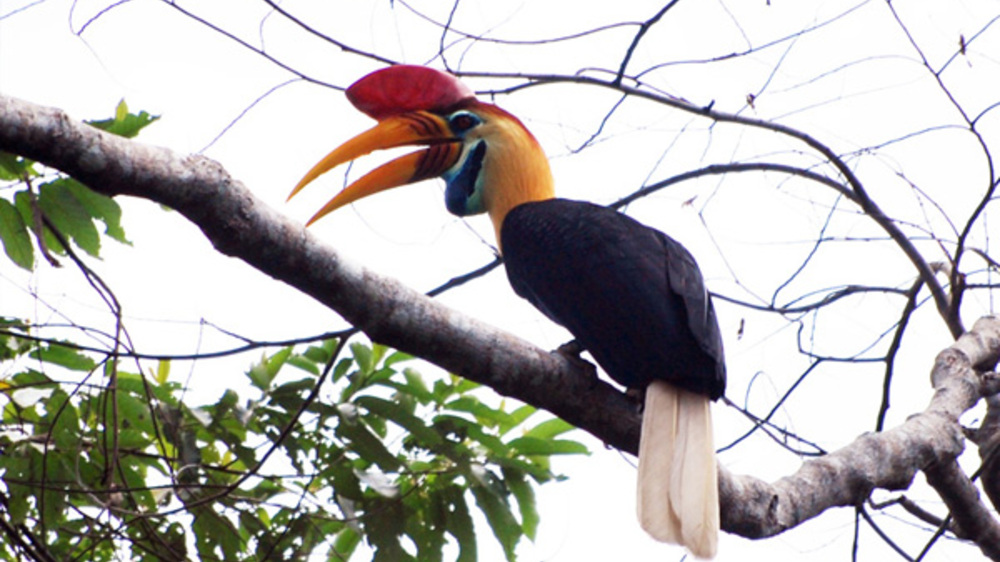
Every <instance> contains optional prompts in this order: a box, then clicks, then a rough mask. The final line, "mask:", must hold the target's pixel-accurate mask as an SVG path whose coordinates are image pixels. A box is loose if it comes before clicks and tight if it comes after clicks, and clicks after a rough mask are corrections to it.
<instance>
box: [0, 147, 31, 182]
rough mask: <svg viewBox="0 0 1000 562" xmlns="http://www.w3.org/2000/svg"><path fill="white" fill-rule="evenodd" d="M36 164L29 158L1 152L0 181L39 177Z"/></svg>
mask: <svg viewBox="0 0 1000 562" xmlns="http://www.w3.org/2000/svg"><path fill="white" fill-rule="evenodd" d="M34 165H35V163H34V162H32V161H31V160H28V159H27V158H21V157H20V156H18V155H16V154H11V153H10V152H4V151H2V150H0V180H5V181H16V180H20V179H23V178H24V176H37V175H38V172H36V171H35V168H34Z"/></svg>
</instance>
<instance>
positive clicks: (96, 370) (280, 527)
mask: <svg viewBox="0 0 1000 562" xmlns="http://www.w3.org/2000/svg"><path fill="white" fill-rule="evenodd" d="M5 326H8V327H9V328H10V329H8V330H6V332H5V333H6V334H7V335H5V336H4V337H5V338H6V339H5V340H4V342H8V343H9V342H15V345H13V346H12V345H6V346H5V349H7V350H8V355H7V356H6V361H7V362H8V365H10V364H14V365H18V364H25V365H33V366H31V367H24V368H20V369H16V370H17V372H16V373H14V374H13V375H10V376H7V377H5V378H4V379H3V380H2V381H0V403H2V425H0V502H2V503H0V506H2V508H0V527H2V528H3V529H6V530H8V533H9V536H8V537H6V538H7V539H8V540H6V541H3V543H2V544H0V559H2V560H15V559H20V557H23V556H25V555H26V554H27V555H28V557H29V558H31V557H32V556H31V551H32V549H33V548H40V549H43V550H44V551H45V552H46V555H47V556H51V557H53V558H56V559H71V558H81V557H82V558H84V559H91V560H110V559H112V558H113V557H114V556H115V553H116V552H122V551H127V552H129V553H130V555H131V557H132V558H133V559H136V560H185V559H190V558H192V557H197V558H198V559H202V560H216V559H223V560H270V559H283V560H300V559H306V558H312V557H315V556H316V555H321V556H324V557H325V558H327V559H329V560H347V559H350V558H351V556H352V555H353V554H355V553H356V552H359V550H358V547H359V545H360V544H361V543H362V541H363V540H364V541H366V542H367V543H368V544H369V546H370V547H371V549H373V550H374V560H394V561H395V560H421V561H423V560H443V559H444V558H445V556H446V554H447V555H448V556H449V557H450V556H451V554H452V553H455V559H456V560H460V561H472V560H476V559H477V532H476V528H475V524H474V522H473V520H474V518H473V511H474V510H475V509H478V510H479V511H481V512H482V514H483V515H484V519H485V521H486V522H487V524H488V526H489V528H490V529H491V531H492V533H493V535H494V536H495V537H496V539H497V541H499V543H500V545H501V546H502V548H503V550H504V552H505V553H506V555H507V558H508V559H511V560H513V559H514V558H515V547H516V545H517V543H518V541H519V540H520V539H521V538H522V537H527V538H533V537H534V536H535V532H536V530H537V526H538V521H539V519H538V513H537V511H536V506H535V492H534V486H535V485H536V484H539V483H544V482H548V481H551V480H553V479H554V478H556V475H555V474H553V473H552V471H551V467H550V462H551V457H552V456H553V455H558V454H575V453H584V452H586V451H585V449H584V447H583V446H582V445H580V444H579V443H577V442H575V441H571V440H567V439H563V438H560V436H561V435H562V434H563V433H565V432H566V431H568V430H570V429H571V427H570V426H569V425H568V424H566V423H565V422H562V421H561V420H557V419H548V420H545V421H542V422H540V423H537V424H535V425H533V426H530V427H529V425H528V423H527V421H528V419H529V418H531V417H532V416H533V414H535V409H534V408H533V407H530V406H517V407H513V408H508V407H507V405H506V404H505V403H503V402H501V403H500V404H499V405H497V406H493V405H489V404H488V403H487V402H486V401H485V400H483V399H482V398H481V397H480V392H481V389H480V388H479V387H478V386H477V385H476V384H474V383H470V382H468V381H466V380H464V379H461V378H459V377H455V376H451V375H444V376H442V377H440V378H438V379H436V380H433V381H432V380H431V379H429V378H428V377H425V376H424V375H422V374H420V373H419V372H417V371H416V370H415V369H413V368H412V367H407V366H405V364H406V363H408V362H409V361H410V359H411V358H410V357H409V356H407V355H405V354H402V353H399V352H392V351H390V350H389V349H387V348H385V347H382V346H377V345H375V346H369V345H365V344H362V343H354V344H352V345H351V346H350V356H349V357H338V356H337V354H338V352H339V351H340V350H341V349H342V348H343V345H342V344H341V342H339V341H338V340H333V339H331V340H327V341H324V342H322V343H319V344H315V345H312V346H309V347H308V348H306V349H304V350H302V351H301V352H297V351H296V350H295V349H294V348H292V347H285V348H282V349H279V350H278V351H276V352H274V353H271V354H269V355H265V356H263V357H262V358H261V359H260V360H259V361H258V362H256V363H254V364H253V365H252V366H251V367H250V368H249V369H248V370H247V371H246V373H245V377H246V378H247V382H249V385H244V387H245V388H246V387H252V389H253V390H251V392H253V393H255V396H254V397H252V398H249V399H246V398H243V397H241V396H240V393H239V392H237V391H236V390H227V391H226V392H224V393H223V395H222V396H221V397H220V398H219V399H218V401H216V402H215V403H212V404H207V405H201V406H195V405H192V403H191V401H190V399H188V396H189V395H188V394H187V393H186V389H185V388H183V387H182V386H181V385H179V384H178V383H176V382H173V381H172V380H171V377H170V367H171V363H170V362H168V361H160V362H159V363H158V364H157V365H156V367H155V368H151V369H149V370H148V372H146V373H139V372H126V371H125V370H123V369H121V365H120V364H117V363H114V362H113V361H112V360H111V359H109V358H107V357H105V358H102V359H95V358H93V357H91V355H90V354H89V353H84V352H82V351H80V350H79V349H77V348H75V347H74V346H73V345H72V344H69V343H67V342H43V341H38V340H30V339H20V338H18V337H17V334H18V333H19V332H18V330H21V331H23V332H24V333H28V332H29V331H30V330H28V328H27V327H26V326H23V325H21V324H18V323H16V322H6V323H5ZM26 358H30V359H31V360H30V361H24V359H26ZM36 367H37V368H36ZM325 370H329V372H328V374H329V377H328V380H329V384H327V385H325V386H322V387H320V388H321V389H322V390H323V392H322V393H318V392H317V385H319V384H321V383H322V382H323V380H324V379H323V373H324V371H325ZM56 373H58V374H59V375H60V376H62V377H63V379H59V378H57V377H56ZM70 379H75V380H74V381H73V382H67V381H69V380H70ZM515 504H516V507H515ZM14 539H18V540H14ZM33 543H37V544H38V545H41V546H38V547H32V546H31V545H32V544H33ZM39 559H44V557H43V556H39Z"/></svg>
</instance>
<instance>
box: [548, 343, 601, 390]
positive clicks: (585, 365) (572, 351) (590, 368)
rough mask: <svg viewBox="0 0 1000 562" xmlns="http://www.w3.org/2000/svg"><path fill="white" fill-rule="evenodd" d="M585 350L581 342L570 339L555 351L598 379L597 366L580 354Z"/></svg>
mask: <svg viewBox="0 0 1000 562" xmlns="http://www.w3.org/2000/svg"><path fill="white" fill-rule="evenodd" d="M583 351H584V348H583V346H582V345H580V342H578V341H576V340H570V341H568V342H566V343H564V344H562V345H560V346H559V347H557V348H556V350H555V351H554V352H553V353H557V354H559V355H561V356H562V357H564V358H565V359H566V360H567V361H569V362H570V363H572V364H573V365H575V366H576V367H578V368H580V369H581V370H583V371H584V372H586V373H587V375H588V376H589V377H590V378H592V379H594V380H597V367H595V366H594V364H593V363H591V362H590V361H587V360H586V359H584V358H583V357H580V354H581V353H583Z"/></svg>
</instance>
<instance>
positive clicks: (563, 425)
mask: <svg viewBox="0 0 1000 562" xmlns="http://www.w3.org/2000/svg"><path fill="white" fill-rule="evenodd" d="M574 429H576V426H574V425H572V424H570V423H569V422H566V421H563V420H562V419H560V418H552V419H550V420H546V421H543V422H542V423H540V424H538V425H536V426H535V427H533V428H531V429H529V430H528V431H527V432H526V433H525V434H524V435H525V436H527V437H537V438H539V439H551V438H553V437H555V436H556V435H562V434H563V433H566V432H567V431H572V430H574Z"/></svg>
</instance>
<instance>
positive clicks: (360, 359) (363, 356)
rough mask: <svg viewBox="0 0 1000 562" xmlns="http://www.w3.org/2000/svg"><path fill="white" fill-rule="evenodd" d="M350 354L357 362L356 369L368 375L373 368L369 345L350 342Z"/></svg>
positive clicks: (373, 363)
mask: <svg viewBox="0 0 1000 562" xmlns="http://www.w3.org/2000/svg"><path fill="white" fill-rule="evenodd" d="M351 354H352V355H353V356H354V362H355V363H357V364H358V370H360V371H361V372H362V373H363V374H365V375H369V374H371V372H372V371H373V370H374V369H375V362H374V361H373V356H372V350H371V348H370V347H368V346H366V345H365V344H363V343H352V344H351Z"/></svg>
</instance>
